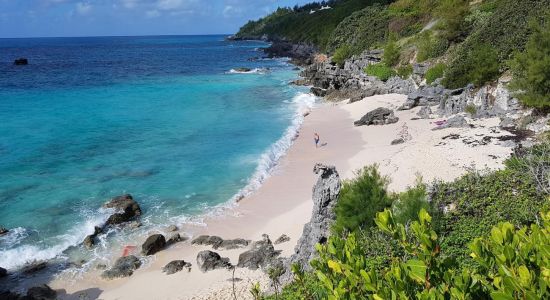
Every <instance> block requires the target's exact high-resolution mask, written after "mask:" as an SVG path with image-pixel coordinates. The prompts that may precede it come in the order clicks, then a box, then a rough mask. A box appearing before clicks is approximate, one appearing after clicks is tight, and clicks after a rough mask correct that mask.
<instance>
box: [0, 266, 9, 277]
mask: <svg viewBox="0 0 550 300" xmlns="http://www.w3.org/2000/svg"><path fill="white" fill-rule="evenodd" d="M6 276H8V270H6V269H4V268H2V267H0V278H2V277H6Z"/></svg>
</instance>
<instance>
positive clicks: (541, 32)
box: [510, 17, 550, 109]
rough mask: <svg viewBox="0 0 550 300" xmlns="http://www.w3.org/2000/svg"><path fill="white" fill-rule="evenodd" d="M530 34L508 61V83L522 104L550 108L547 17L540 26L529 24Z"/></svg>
mask: <svg viewBox="0 0 550 300" xmlns="http://www.w3.org/2000/svg"><path fill="white" fill-rule="evenodd" d="M531 28H532V31H533V34H532V35H531V37H530V38H529V42H528V43H527V46H526V48H525V51H523V52H518V53H517V54H516V55H515V59H514V61H513V63H512V71H513V74H514V77H513V81H512V84H511V85H510V86H511V87H512V89H513V90H515V91H516V96H517V97H518V98H519V100H520V101H521V102H522V103H523V104H524V105H525V106H530V107H535V108H541V109H547V108H550V71H549V70H550V17H547V19H546V23H545V24H544V25H543V26H541V25H540V24H538V23H537V22H532V25H531Z"/></svg>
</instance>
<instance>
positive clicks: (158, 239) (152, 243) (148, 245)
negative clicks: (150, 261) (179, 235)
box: [141, 234, 166, 255]
mask: <svg viewBox="0 0 550 300" xmlns="http://www.w3.org/2000/svg"><path fill="white" fill-rule="evenodd" d="M164 247H166V239H165V238H164V235H162V234H153V235H151V236H149V237H148V238H147V240H145V242H144V243H143V244H142V245H141V254H143V255H153V254H155V253H157V252H159V251H160V250H162V249H164Z"/></svg>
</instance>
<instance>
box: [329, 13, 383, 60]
mask: <svg viewBox="0 0 550 300" xmlns="http://www.w3.org/2000/svg"><path fill="white" fill-rule="evenodd" d="M388 24H389V15H388V13H387V9H386V7H385V6H382V5H379V4H375V5H373V6H369V7H366V8H364V9H362V10H360V11H357V12H354V13H352V14H351V15H350V16H348V17H347V18H345V19H344V20H343V21H342V22H341V23H340V24H338V26H337V27H336V29H335V30H334V32H333V33H332V35H331V37H330V39H329V42H328V45H327V49H326V50H327V51H328V52H330V53H332V52H334V51H335V50H336V49H337V48H338V47H341V45H350V47H351V48H352V49H353V52H354V54H359V53H361V52H362V51H364V50H368V49H373V48H376V47H380V46H382V45H383V44H384V43H385V41H386V37H387V33H388Z"/></svg>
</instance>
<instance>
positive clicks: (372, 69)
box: [364, 63, 395, 81]
mask: <svg viewBox="0 0 550 300" xmlns="http://www.w3.org/2000/svg"><path fill="white" fill-rule="evenodd" d="M364 71H365V73H366V74H367V75H369V76H375V77H377V78H378V79H380V80H382V81H386V80H388V79H390V77H392V76H394V75H395V72H394V71H393V70H392V68H390V67H388V66H386V65H385V64H383V63H378V64H372V65H368V66H367V67H366V68H365V70H364Z"/></svg>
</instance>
